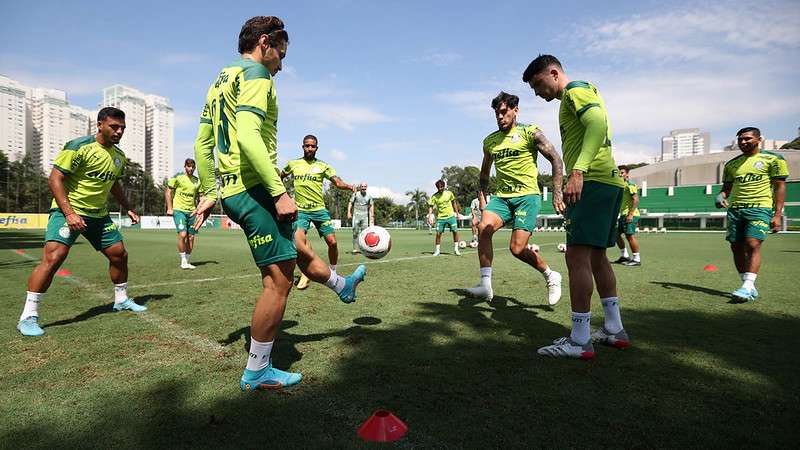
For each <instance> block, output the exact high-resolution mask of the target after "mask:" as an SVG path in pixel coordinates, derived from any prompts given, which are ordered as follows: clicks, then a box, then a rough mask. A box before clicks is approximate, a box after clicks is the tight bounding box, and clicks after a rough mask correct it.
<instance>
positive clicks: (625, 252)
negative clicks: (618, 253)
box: [622, 247, 628, 258]
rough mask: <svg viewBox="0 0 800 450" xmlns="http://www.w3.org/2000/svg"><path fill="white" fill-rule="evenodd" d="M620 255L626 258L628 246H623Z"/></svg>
mask: <svg viewBox="0 0 800 450" xmlns="http://www.w3.org/2000/svg"><path fill="white" fill-rule="evenodd" d="M622 257H623V258H627V257H628V247H625V248H623V249H622Z"/></svg>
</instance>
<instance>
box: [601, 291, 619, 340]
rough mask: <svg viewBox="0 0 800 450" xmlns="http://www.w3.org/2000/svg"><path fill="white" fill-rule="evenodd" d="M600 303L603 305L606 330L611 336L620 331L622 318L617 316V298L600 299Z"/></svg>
mask: <svg viewBox="0 0 800 450" xmlns="http://www.w3.org/2000/svg"><path fill="white" fill-rule="evenodd" d="M600 302H602V303H603V312H604V313H605V323H604V325H605V327H606V330H607V331H608V332H609V333H612V334H615V333H619V332H620V331H622V318H621V317H620V315H619V297H607V298H601V299H600Z"/></svg>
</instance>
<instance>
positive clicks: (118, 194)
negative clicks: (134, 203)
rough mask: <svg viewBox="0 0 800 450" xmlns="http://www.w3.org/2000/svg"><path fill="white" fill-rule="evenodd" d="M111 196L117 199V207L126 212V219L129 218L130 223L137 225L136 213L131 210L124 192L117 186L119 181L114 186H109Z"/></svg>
mask: <svg viewBox="0 0 800 450" xmlns="http://www.w3.org/2000/svg"><path fill="white" fill-rule="evenodd" d="M111 195H113V196H114V198H115V199H117V202H118V203H119V206H121V207H122V209H124V210H125V211H126V213H127V214H128V217H130V218H131V223H133V224H137V223H139V215H138V214H136V211H134V210H133V208H131V205H130V204H129V203H128V197H126V196H125V191H124V190H122V186H120V185H119V181H115V182H114V184H112V185H111Z"/></svg>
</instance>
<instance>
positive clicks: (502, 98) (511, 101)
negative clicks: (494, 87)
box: [492, 91, 519, 109]
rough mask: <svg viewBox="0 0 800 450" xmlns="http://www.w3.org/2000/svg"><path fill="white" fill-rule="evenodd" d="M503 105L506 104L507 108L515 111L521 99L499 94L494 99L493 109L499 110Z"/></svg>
mask: <svg viewBox="0 0 800 450" xmlns="http://www.w3.org/2000/svg"><path fill="white" fill-rule="evenodd" d="M503 103H505V104H506V106H507V107H509V108H511V109H514V108H516V107H517V106H519V97H517V96H516V95H514V94H509V93H507V92H503V91H500V93H499V94H497V97H495V98H493V99H492V109H497V108H499V107H500V105H502V104H503Z"/></svg>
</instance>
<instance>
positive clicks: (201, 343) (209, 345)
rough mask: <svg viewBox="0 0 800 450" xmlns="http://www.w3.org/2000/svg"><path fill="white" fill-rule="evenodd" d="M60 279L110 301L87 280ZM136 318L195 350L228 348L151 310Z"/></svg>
mask: <svg viewBox="0 0 800 450" xmlns="http://www.w3.org/2000/svg"><path fill="white" fill-rule="evenodd" d="M12 251H13V250H12ZM14 253H15V254H17V255H19V256H21V257H23V258H26V259H28V260H30V261H40V259H38V258H35V257H33V256H31V255H29V254H27V253H17V252H16V251H14ZM59 277H60V278H63V279H65V280H67V281H68V282H70V283H72V284H75V285H78V286H80V287H82V288H84V289H86V291H87V292H89V293H91V294H93V295H94V296H95V297H97V298H99V299H102V300H108V296H107V295H106V294H103V293H102V291H101V289H100V287H98V286H95V285H93V284H90V283H88V282H86V281H85V280H81V279H80V278H78V277H76V276H74V275H59ZM196 281H201V280H192V282H196ZM128 287H131V286H128ZM134 316H135V317H138V318H139V319H142V320H144V321H145V322H147V323H149V324H151V325H153V326H155V327H156V328H158V329H159V330H160V331H161V332H162V333H164V334H167V335H169V336H171V337H173V338H176V339H179V340H181V341H184V342H188V343H190V344H192V345H193V346H194V347H195V348H198V349H201V350H207V351H210V352H213V353H218V354H219V353H224V352H225V351H226V348H225V347H223V346H222V345H220V344H218V343H217V342H214V341H212V340H210V339H207V338H204V337H202V336H199V335H196V334H194V333H192V332H191V331H189V330H186V329H185V328H182V327H181V326H179V325H175V324H174V323H172V322H170V321H169V320H167V319H165V318H163V317H161V316H159V315H158V314H155V313H153V312H151V310H150V309H149V308H148V310H147V311H145V312H141V313H135V314H134Z"/></svg>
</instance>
